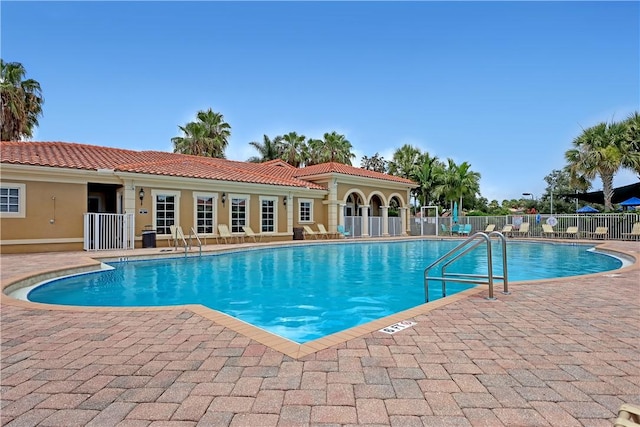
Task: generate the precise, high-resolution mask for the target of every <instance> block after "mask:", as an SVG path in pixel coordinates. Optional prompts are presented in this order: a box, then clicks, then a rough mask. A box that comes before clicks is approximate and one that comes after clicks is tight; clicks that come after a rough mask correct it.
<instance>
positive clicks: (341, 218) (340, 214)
mask: <svg viewBox="0 0 640 427" xmlns="http://www.w3.org/2000/svg"><path fill="white" fill-rule="evenodd" d="M345 206H347V205H346V204H345V203H338V224H342V225H345V223H344V208H345Z"/></svg>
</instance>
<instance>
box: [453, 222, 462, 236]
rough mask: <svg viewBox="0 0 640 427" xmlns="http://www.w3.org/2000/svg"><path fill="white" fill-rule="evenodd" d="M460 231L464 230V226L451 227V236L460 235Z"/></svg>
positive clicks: (455, 225)
mask: <svg viewBox="0 0 640 427" xmlns="http://www.w3.org/2000/svg"><path fill="white" fill-rule="evenodd" d="M460 230H462V224H453V225H452V226H451V234H452V235H453V234H460Z"/></svg>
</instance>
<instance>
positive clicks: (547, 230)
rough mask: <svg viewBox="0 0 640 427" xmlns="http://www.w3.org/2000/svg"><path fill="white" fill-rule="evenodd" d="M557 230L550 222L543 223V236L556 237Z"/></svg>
mask: <svg viewBox="0 0 640 427" xmlns="http://www.w3.org/2000/svg"><path fill="white" fill-rule="evenodd" d="M555 235H556V231H555V230H554V229H553V227H552V226H550V225H549V224H542V237H555Z"/></svg>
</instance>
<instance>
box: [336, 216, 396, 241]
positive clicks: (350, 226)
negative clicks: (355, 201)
mask: <svg viewBox="0 0 640 427" xmlns="http://www.w3.org/2000/svg"><path fill="white" fill-rule="evenodd" d="M383 220H384V218H383V217H381V216H370V217H369V236H371V237H380V236H382V235H383V225H384V223H383ZM387 221H388V222H387V231H388V233H389V235H390V236H400V235H401V234H402V218H400V217H388V218H387ZM344 227H345V230H346V231H348V232H349V233H351V235H352V236H353V237H362V217H361V216H345V217H344Z"/></svg>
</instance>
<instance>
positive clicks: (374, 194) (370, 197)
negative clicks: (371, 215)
mask: <svg viewBox="0 0 640 427" xmlns="http://www.w3.org/2000/svg"><path fill="white" fill-rule="evenodd" d="M373 196H378V197H379V198H380V200H382V206H388V205H389V202H388V201H387V198H386V197H385V196H384V194H382V193H381V192H380V191H378V190H373V191H372V192H371V194H369V199H368V200H367V204H368V205H371V199H373Z"/></svg>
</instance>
